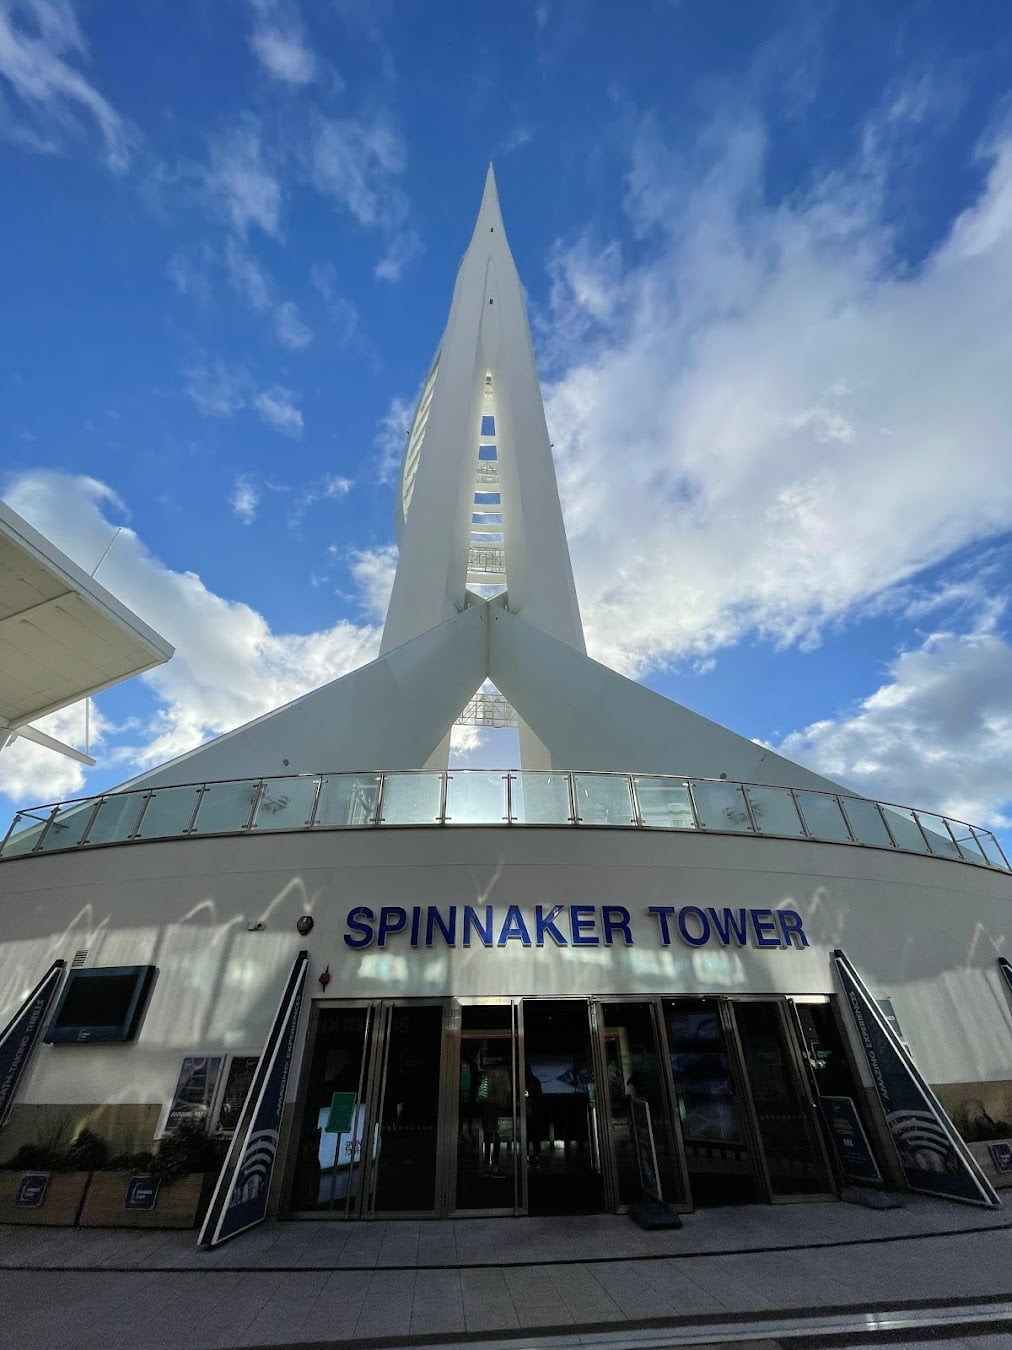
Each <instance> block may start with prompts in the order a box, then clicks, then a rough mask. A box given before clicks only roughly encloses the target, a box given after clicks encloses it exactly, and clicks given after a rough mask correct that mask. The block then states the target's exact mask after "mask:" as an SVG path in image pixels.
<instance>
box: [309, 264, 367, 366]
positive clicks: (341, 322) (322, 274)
mask: <svg viewBox="0 0 1012 1350" xmlns="http://www.w3.org/2000/svg"><path fill="white" fill-rule="evenodd" d="M309 279H310V281H311V282H312V284H313V286H314V287H315V289H316V290H318V291H319V293H320V295H322V296H323V301H324V304H325V305H326V306H327V313H328V314H329V316H330V319H331V322H332V323H333V324H334V327H335V328H336V329H337V340H338V342H339V343H340V344H341V345H342V346H343V345H344V344H345V343H346V342H350V341H351V337H352V334H353V333H354V332H355V329H356V327H357V326H358V310H357V309H356V308H355V306H354V305H353V304H352V303H351V301H350V300H347V299H346V298H345V297H344V296H343V295H341V294H340V291H339V290H338V285H337V268H336V267H335V266H334V264H333V263H330V262H327V263H313V265H312V267H311V268H310V270H309Z"/></svg>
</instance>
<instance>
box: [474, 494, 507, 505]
mask: <svg viewBox="0 0 1012 1350" xmlns="http://www.w3.org/2000/svg"><path fill="white" fill-rule="evenodd" d="M474 504H475V506H501V505H502V493H501V492H476V493H475V494H474Z"/></svg>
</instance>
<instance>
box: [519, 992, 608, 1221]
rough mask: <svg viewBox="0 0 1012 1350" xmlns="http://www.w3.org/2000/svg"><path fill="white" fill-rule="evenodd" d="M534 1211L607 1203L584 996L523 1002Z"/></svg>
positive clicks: (588, 1209)
mask: <svg viewBox="0 0 1012 1350" xmlns="http://www.w3.org/2000/svg"><path fill="white" fill-rule="evenodd" d="M523 1052H524V1053H523V1090H524V1102H525V1112H524V1114H525V1124H526V1136H527V1153H528V1168H527V1206H528V1212H529V1213H530V1214H597V1213H600V1212H601V1211H602V1210H603V1208H604V1188H603V1185H602V1178H601V1148H600V1139H599V1112H598V1085H597V1083H596V1082H595V1075H594V1067H593V1066H594V1055H593V1052H592V1047H591V1028H590V1009H589V1006H588V1003H587V1000H586V999H524V1000H523Z"/></svg>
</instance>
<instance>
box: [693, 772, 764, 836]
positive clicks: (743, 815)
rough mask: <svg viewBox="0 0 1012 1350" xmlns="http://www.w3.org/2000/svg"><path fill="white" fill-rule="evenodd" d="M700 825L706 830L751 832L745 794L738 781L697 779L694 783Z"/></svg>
mask: <svg viewBox="0 0 1012 1350" xmlns="http://www.w3.org/2000/svg"><path fill="white" fill-rule="evenodd" d="M692 795H693V796H694V797H695V799H696V811H697V813H698V815H699V824H700V827H701V828H702V829H704V830H737V831H742V832H744V831H748V832H751V830H752V825H751V822H750V821H749V818H748V810H747V809H746V807H745V795H744V793H743V792H742V790H741V788H740V787H738V785H737V784H736V783H717V782H713V781H712V780H710V779H696V780H694V781H693V784H692Z"/></svg>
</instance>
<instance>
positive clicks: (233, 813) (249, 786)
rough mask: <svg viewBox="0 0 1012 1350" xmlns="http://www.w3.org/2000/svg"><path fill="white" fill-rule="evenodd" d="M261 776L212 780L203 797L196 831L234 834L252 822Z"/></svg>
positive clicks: (194, 830) (195, 832) (196, 821)
mask: <svg viewBox="0 0 1012 1350" xmlns="http://www.w3.org/2000/svg"><path fill="white" fill-rule="evenodd" d="M259 787H260V783H259V780H258V779H251V780H247V781H245V782H240V783H209V784H208V785H207V789H206V790H205V792H204V795H203V797H201V799H200V807H199V809H198V810H197V819H196V820H195V821H194V824H193V833H194V834H230V833H233V832H234V831H236V830H244V829H245V828H246V826H247V825H248V824H249V818H250V812H251V811H252V809H253V799H254V797H255V796H256V794H257V790H258V789H259Z"/></svg>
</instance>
